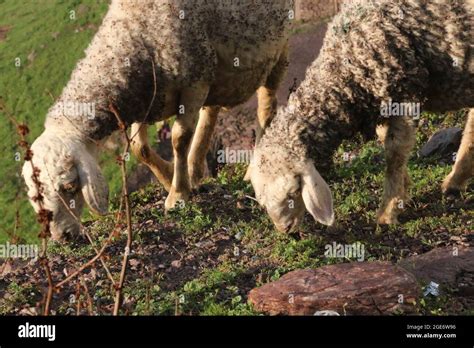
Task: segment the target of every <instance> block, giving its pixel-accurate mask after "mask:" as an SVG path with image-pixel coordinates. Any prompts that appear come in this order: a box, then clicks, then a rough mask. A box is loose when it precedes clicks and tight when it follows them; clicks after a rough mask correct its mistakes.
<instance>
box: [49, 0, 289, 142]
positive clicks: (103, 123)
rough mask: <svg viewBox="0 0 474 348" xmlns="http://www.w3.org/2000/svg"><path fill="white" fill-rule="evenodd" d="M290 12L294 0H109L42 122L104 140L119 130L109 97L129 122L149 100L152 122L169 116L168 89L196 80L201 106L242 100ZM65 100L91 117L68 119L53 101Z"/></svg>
mask: <svg viewBox="0 0 474 348" xmlns="http://www.w3.org/2000/svg"><path fill="white" fill-rule="evenodd" d="M292 9H293V0H277V1H275V0H262V1H258V2H254V1H251V0H239V1H234V0H232V1H222V0H200V1H188V0H158V1H130V0H114V1H112V4H111V6H110V9H109V11H108V13H107V15H106V16H105V18H104V20H103V23H102V25H101V27H100V28H99V30H98V32H97V34H96V35H95V37H94V39H93V41H92V43H91V44H90V46H89V47H88V49H87V50H86V57H85V58H84V59H82V60H81V61H80V62H79V63H78V65H77V67H76V68H75V70H74V71H73V73H72V76H71V79H70V81H69V83H68V84H67V86H66V87H65V89H64V90H63V92H62V94H61V96H60V98H59V100H58V101H57V103H56V105H55V106H53V107H52V108H51V109H50V110H49V112H48V117H47V120H46V125H45V126H46V127H47V128H48V127H54V128H57V129H61V128H64V127H65V128H67V129H68V130H69V132H76V133H77V132H80V133H81V136H82V137H84V136H87V137H90V138H93V139H96V140H98V139H102V138H104V137H105V136H107V135H110V134H111V133H112V132H113V131H114V130H116V129H117V128H118V126H117V121H116V119H115V117H114V115H113V114H112V113H111V112H110V111H109V110H108V104H109V101H110V100H113V102H114V104H115V106H116V107H117V108H118V110H119V111H120V115H121V117H122V119H123V121H124V122H125V123H126V124H127V125H129V124H131V123H133V122H136V121H143V120H144V118H145V116H146V115H147V111H148V108H149V106H150V104H151V102H152V100H153V104H152V107H151V109H150V111H149V116H148V117H147V118H146V122H147V123H150V124H151V123H154V122H156V121H158V120H160V119H163V118H167V117H169V116H171V115H165V114H164V109H165V107H167V105H166V99H165V98H166V96H167V93H178V92H179V91H180V90H181V89H182V88H184V87H187V86H190V85H192V84H193V83H194V82H196V81H203V82H206V83H207V84H208V85H209V86H210V91H209V95H208V98H207V100H206V103H205V105H206V106H208V105H209V106H217V105H220V106H224V107H231V106H235V105H237V104H240V103H242V102H244V101H246V100H247V99H248V98H250V97H251V96H252V95H253V93H255V90H256V89H257V88H258V87H259V86H260V85H262V84H263V82H265V80H266V79H267V77H268V76H269V75H270V72H271V70H272V68H273V67H274V66H275V64H277V62H278V59H279V58H280V55H281V53H282V51H283V49H284V46H285V45H286V41H287V38H288V28H289V24H290V22H291V18H290V17H291V16H290V15H289V13H290V12H289V11H290V10H292ZM236 58H238V66H236V61H235V59H236ZM155 80H156V95H155V96H154V89H155ZM70 101H74V102H76V103H93V104H94V105H95V115H94V117H93V118H92V119H89V118H88V117H84V116H83V115H82V116H81V117H67V115H64V112H63V111H62V110H61V108H58V107H57V105H60V104H61V103H67V102H70ZM168 107H169V106H168ZM174 108H177V105H175V106H174ZM174 111H176V110H174Z"/></svg>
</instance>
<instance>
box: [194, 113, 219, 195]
mask: <svg viewBox="0 0 474 348" xmlns="http://www.w3.org/2000/svg"><path fill="white" fill-rule="evenodd" d="M219 110H220V107H216V106H212V107H211V106H206V107H203V108H201V110H200V111H199V121H198V124H197V126H196V131H195V133H194V137H193V141H192V143H191V148H190V150H189V155H188V168H189V180H190V183H191V187H192V188H196V187H198V186H199V183H200V182H201V180H202V178H203V177H204V174H205V172H206V165H207V162H206V155H207V152H208V151H209V146H210V144H211V139H212V133H213V132H214V127H215V125H216V121H217V116H218V115H219Z"/></svg>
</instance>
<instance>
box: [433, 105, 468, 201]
mask: <svg viewBox="0 0 474 348" xmlns="http://www.w3.org/2000/svg"><path fill="white" fill-rule="evenodd" d="M473 175H474V109H471V110H470V112H469V115H468V117H467V122H466V127H465V128H464V134H463V137H462V140H461V145H460V146H459V150H458V153H457V155H456V162H455V163H454V166H453V169H452V170H451V173H449V175H448V176H447V177H446V179H444V181H443V185H442V186H441V189H442V191H443V194H445V195H455V196H457V195H459V193H460V192H461V191H462V190H463V189H464V188H465V186H466V184H467V181H468V180H469V178H471V177H472V176H473Z"/></svg>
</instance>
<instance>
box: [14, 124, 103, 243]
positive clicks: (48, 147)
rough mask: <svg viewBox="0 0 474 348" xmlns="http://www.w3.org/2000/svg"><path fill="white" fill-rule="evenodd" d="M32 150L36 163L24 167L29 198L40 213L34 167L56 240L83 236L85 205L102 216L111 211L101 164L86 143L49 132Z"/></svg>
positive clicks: (44, 134) (37, 141)
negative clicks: (50, 214) (82, 218)
mask: <svg viewBox="0 0 474 348" xmlns="http://www.w3.org/2000/svg"><path fill="white" fill-rule="evenodd" d="M31 150H32V152H33V157H32V162H26V163H25V164H24V165H23V172H22V175H23V178H24V180H25V183H26V186H27V189H28V190H27V192H28V198H29V200H30V202H31V204H32V205H33V208H34V209H35V211H36V212H37V213H38V212H39V211H40V206H39V204H38V199H37V197H38V185H37V184H36V183H35V181H34V179H33V174H34V171H33V166H34V168H35V172H36V173H37V177H38V179H39V182H40V187H41V188H40V190H41V191H40V192H41V195H42V197H43V207H44V209H46V210H49V211H50V212H52V220H51V223H50V230H51V237H52V239H55V240H66V239H69V238H71V237H75V236H77V235H78V234H79V232H80V224H79V222H78V220H79V219H80V216H81V212H82V209H83V206H84V202H86V203H87V204H88V206H89V207H90V208H91V210H92V211H94V212H96V213H98V214H105V213H106V212H107V202H108V187H107V184H106V182H105V179H104V177H103V176H102V173H101V171H100V168H99V166H98V164H97V161H96V160H95V159H94V157H93V156H92V155H91V154H90V153H89V152H88V150H87V147H86V146H85V145H84V144H83V143H81V142H80V141H78V140H74V139H72V138H71V137H66V136H58V135H56V134H53V133H52V132H48V131H45V132H44V133H43V134H42V135H41V136H40V137H39V138H38V139H36V141H35V142H34V143H33V145H32V146H31ZM32 164H33V166H32Z"/></svg>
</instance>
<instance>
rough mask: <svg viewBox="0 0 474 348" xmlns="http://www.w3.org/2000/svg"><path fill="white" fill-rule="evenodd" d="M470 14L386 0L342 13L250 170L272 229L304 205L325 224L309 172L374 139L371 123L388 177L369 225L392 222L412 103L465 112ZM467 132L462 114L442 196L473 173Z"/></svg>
mask: <svg viewBox="0 0 474 348" xmlns="http://www.w3.org/2000/svg"><path fill="white" fill-rule="evenodd" d="M473 12H474V1H473V0H465V1H451V0H438V1H424V0H404V1H388V0H387V1H378V2H365V3H364V4H355V5H353V6H348V7H347V8H346V9H345V10H344V11H343V12H342V13H340V14H339V15H337V16H336V17H335V18H334V20H333V22H332V24H330V25H329V28H328V31H327V36H326V38H325V41H324V44H323V47H322V50H321V53H320V55H319V57H318V58H317V59H316V60H315V61H314V62H313V64H312V65H311V66H310V67H309V69H308V70H307V72H306V77H305V80H304V81H303V82H302V84H301V85H300V87H299V88H298V89H297V90H296V91H295V92H294V93H293V94H292V95H291V97H290V100H289V104H288V106H287V107H286V108H284V109H281V110H278V112H277V115H276V116H275V118H274V119H273V121H272V123H271V125H270V127H269V128H267V129H266V131H265V134H264V136H263V137H262V139H261V140H260V142H259V144H258V145H257V147H256V150H255V153H254V157H253V163H252V164H251V166H250V170H249V174H250V179H251V181H252V184H253V187H254V189H255V193H256V197H257V200H258V201H259V203H260V204H261V205H262V206H264V207H266V209H267V211H268V213H269V215H270V217H271V218H272V220H273V222H274V223H275V225H276V226H277V228H278V229H279V230H282V231H288V230H290V229H291V228H292V227H294V226H296V225H297V224H298V222H299V221H300V220H301V217H302V215H303V213H304V210H305V207H306V209H307V210H308V211H309V212H310V213H311V214H312V216H313V217H314V218H315V219H316V220H317V221H320V222H321V223H324V224H327V225H331V224H332V223H333V221H334V213H333V206H332V197H331V192H330V189H329V187H328V185H327V184H326V182H325V181H324V179H323V178H322V177H321V175H320V174H319V173H318V171H317V170H316V167H315V165H316V166H317V167H318V169H320V170H321V169H322V170H323V171H324V170H327V168H328V166H329V165H330V162H331V158H332V156H333V154H334V152H335V150H336V148H337V147H338V146H339V145H340V143H341V142H342V140H344V139H350V138H351V137H354V135H355V134H356V133H362V134H363V135H364V136H365V137H366V138H369V137H373V136H374V135H375V130H376V126H377V125H378V124H380V125H382V126H383V127H385V128H386V129H385V131H386V132H385V134H386V136H385V139H384V146H385V153H386V162H387V171H386V178H385V185H384V195H383V198H382V203H381V207H380V209H379V212H378V217H377V219H378V223H381V224H390V223H397V215H398V214H399V212H400V210H401V209H402V208H403V202H404V201H406V200H407V186H408V184H409V177H408V172H407V161H408V157H409V154H410V150H411V149H412V147H413V145H414V143H415V127H414V126H413V118H414V117H412V116H418V112H417V111H419V107H420V106H421V109H422V110H429V111H435V112H445V111H448V110H457V109H461V108H470V107H474V52H473V45H474V30H473V29H474V13H473ZM397 103H406V104H408V107H405V108H404V112H402V113H400V112H399V113H398V116H397V115H394V114H396V113H393V112H392V114H391V115H389V113H390V112H388V113H387V111H395V109H391V108H390V107H389V106H390V105H392V106H393V105H398V107H400V106H402V105H404V104H397ZM418 103H419V104H418ZM398 111H400V109H399V110H398ZM382 115H384V116H385V117H383V116H382ZM381 131H382V132H380V133H381V134H383V133H384V132H383V129H381ZM473 133H474V112H473V111H472V110H471V112H470V114H469V117H468V121H467V125H466V129H465V131H464V137H463V140H462V144H461V148H460V150H459V152H458V156H457V160H456V163H455V165H454V168H453V171H452V172H451V174H450V175H449V176H448V177H447V178H446V180H445V181H444V184H443V186H442V189H443V191H444V192H445V193H449V192H453V191H459V190H460V189H462V188H463V187H465V185H466V182H467V180H468V179H469V177H470V176H472V174H473V165H474V160H473V156H474V154H473V151H474V150H473V136H474V135H473ZM322 173H323V175H324V172H322Z"/></svg>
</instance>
